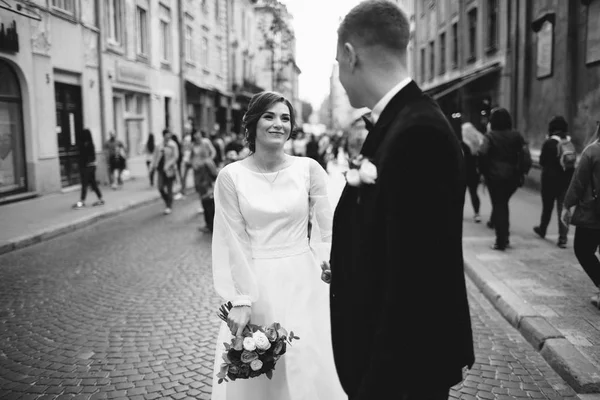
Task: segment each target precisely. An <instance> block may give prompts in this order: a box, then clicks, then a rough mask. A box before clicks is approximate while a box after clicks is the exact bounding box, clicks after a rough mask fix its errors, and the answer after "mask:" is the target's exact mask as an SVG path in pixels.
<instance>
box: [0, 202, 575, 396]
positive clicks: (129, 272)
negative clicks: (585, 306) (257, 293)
mask: <svg viewBox="0 0 600 400" xmlns="http://www.w3.org/2000/svg"><path fill="white" fill-rule="evenodd" d="M197 207H198V204H197V202H196V200H195V199H194V200H191V199H190V200H185V201H183V202H177V203H176V204H175V209H174V212H173V214H172V215H170V216H167V217H165V216H164V215H162V208H161V206H160V205H159V204H153V205H150V206H146V207H143V208H140V209H137V210H134V211H130V212H126V213H124V214H122V215H121V216H119V217H116V218H112V219H108V220H105V221H103V222H100V223H98V224H96V225H93V226H91V227H89V228H86V229H83V230H80V231H77V232H75V233H70V234H67V235H64V236H61V237H59V238H56V239H53V240H50V241H47V242H44V243H41V244H37V245H34V246H31V247H28V248H26V249H23V250H18V251H14V252H11V253H8V254H5V255H4V256H0V265H1V268H0V398H2V399H55V398H56V399H69V398H77V399H101V398H122V399H158V398H167V399H183V398H193V399H209V398H210V392H211V373H212V370H211V368H212V360H213V351H214V350H213V346H214V340H215V338H216V334H217V324H218V321H219V320H218V318H217V316H216V313H215V310H216V309H217V307H218V305H219V299H218V298H217V297H216V296H215V295H214V292H213V290H212V278H211V270H210V257H209V255H210V248H209V244H210V237H209V236H207V235H205V234H202V233H200V232H199V231H198V229H197V228H198V226H200V225H201V224H202V223H201V222H200V219H201V218H200V217H199V216H198V215H197V214H196V210H197ZM469 293H470V302H471V307H472V318H473V327H474V331H475V340H476V344H475V346H476V352H477V363H476V365H475V367H474V368H473V370H471V371H469V375H468V378H467V380H466V381H465V382H464V384H463V385H461V386H460V387H459V388H457V389H456V390H453V391H452V392H451V397H452V398H460V399H475V398H480V399H513V398H517V399H519V398H539V399H543V398H548V399H576V398H577V397H576V396H575V393H574V392H573V391H572V390H571V389H570V388H569V387H568V386H567V385H566V384H565V383H564V381H563V380H562V379H561V378H560V377H558V375H557V374H555V373H554V371H553V370H552V369H551V368H550V367H549V366H548V364H547V363H546V362H545V361H544V360H543V359H542V357H541V356H540V355H539V354H538V353H537V352H536V351H535V350H534V349H533V348H532V347H531V346H530V345H529V344H528V343H527V342H526V341H525V340H524V339H523V338H522V337H521V336H520V334H519V333H518V332H517V331H516V330H514V329H513V328H512V327H511V326H510V325H509V324H508V323H507V322H506V321H505V320H504V319H503V318H502V317H501V316H500V315H499V314H498V313H497V311H496V310H495V309H494V308H493V307H492V306H491V305H490V304H489V303H488V302H487V300H486V299H485V298H484V297H483V295H482V294H481V293H480V292H478V290H477V289H476V288H475V287H474V285H473V284H471V283H469ZM432 315H435V314H434V313H433V314H432ZM416 328H417V329H418V327H416ZM444 329H451V327H440V341H439V343H437V344H432V345H440V346H447V345H450V346H451V345H452V344H451V343H445V342H444V334H443V331H444ZM434 368H435V360H432V370H433V369H434ZM423 373H425V374H427V373H431V372H430V371H423Z"/></svg>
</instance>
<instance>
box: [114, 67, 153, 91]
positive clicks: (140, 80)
mask: <svg viewBox="0 0 600 400" xmlns="http://www.w3.org/2000/svg"><path fill="white" fill-rule="evenodd" d="M117 81H119V82H123V83H130V84H132V85H138V86H144V87H148V86H149V84H148V74H147V73H146V72H145V71H143V70H141V69H139V68H135V67H132V66H129V65H120V64H117Z"/></svg>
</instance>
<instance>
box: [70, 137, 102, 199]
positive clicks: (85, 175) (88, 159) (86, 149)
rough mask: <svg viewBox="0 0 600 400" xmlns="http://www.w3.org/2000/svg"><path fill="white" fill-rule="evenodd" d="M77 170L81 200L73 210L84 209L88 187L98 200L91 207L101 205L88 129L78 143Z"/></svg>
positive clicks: (100, 193) (93, 149)
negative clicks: (78, 171) (79, 173)
mask: <svg viewBox="0 0 600 400" xmlns="http://www.w3.org/2000/svg"><path fill="white" fill-rule="evenodd" d="M79 169H80V171H81V198H80V200H79V201H78V202H77V203H75V204H74V205H73V208H75V209H80V208H83V207H85V199H86V197H87V189H88V186H89V187H91V188H92V190H93V191H94V192H95V193H96V196H97V197H98V200H97V201H96V202H94V204H92V205H93V206H101V205H103V204H104V200H103V199H102V192H101V191H100V188H99V187H98V183H97V182H96V147H95V146H94V140H93V139H92V132H91V131H90V130H89V129H84V130H83V132H82V135H81V141H80V142H79Z"/></svg>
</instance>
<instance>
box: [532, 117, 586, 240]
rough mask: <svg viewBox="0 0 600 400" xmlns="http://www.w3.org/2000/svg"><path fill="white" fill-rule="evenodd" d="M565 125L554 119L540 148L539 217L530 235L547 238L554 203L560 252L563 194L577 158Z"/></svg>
mask: <svg viewBox="0 0 600 400" xmlns="http://www.w3.org/2000/svg"><path fill="white" fill-rule="evenodd" d="M568 127H569V125H568V123H567V121H566V120H565V119H564V117H562V116H555V117H554V118H552V119H551V120H550V123H549V124H548V138H547V139H546V141H545V142H544V144H543V146H542V152H541V154H540V166H541V167H542V179H541V183H542V188H541V189H542V190H541V192H542V193H541V194H542V215H541V218H540V224H539V225H538V226H535V227H534V228H533V231H534V232H535V233H536V234H537V235H538V236H540V237H541V238H545V237H546V230H547V229H548V225H549V224H550V219H551V218H552V210H553V208H554V203H555V202H556V212H557V215H558V217H557V218H558V243H557V246H558V247H560V248H563V249H564V248H566V247H567V235H568V233H569V225H567V224H565V223H564V222H563V221H562V219H561V215H562V208H563V203H564V200H565V193H566V191H567V188H568V187H569V183H570V182H571V178H572V177H573V173H574V172H575V161H576V159H577V154H576V153H575V147H574V146H573V143H571V137H570V136H568V135H567V132H568Z"/></svg>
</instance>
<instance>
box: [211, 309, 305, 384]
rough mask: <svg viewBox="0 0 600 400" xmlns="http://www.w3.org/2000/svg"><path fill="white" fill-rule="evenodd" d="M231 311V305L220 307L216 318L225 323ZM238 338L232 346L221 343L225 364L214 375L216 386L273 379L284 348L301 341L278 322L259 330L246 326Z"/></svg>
mask: <svg viewBox="0 0 600 400" xmlns="http://www.w3.org/2000/svg"><path fill="white" fill-rule="evenodd" d="M232 308H233V305H232V304H231V302H229V303H227V304H223V305H222V306H221V308H220V309H219V318H221V319H222V320H223V321H225V322H227V316H228V315H229V311H230V310H231V309H232ZM242 336H243V340H242V339H241V338H233V339H231V343H223V344H224V345H225V352H224V353H223V355H222V358H223V361H224V363H223V364H221V370H220V371H219V373H218V374H217V378H219V381H218V383H223V381H225V382H228V380H227V378H229V379H230V380H232V381H235V380H236V379H249V378H256V377H257V376H260V375H263V374H265V375H266V376H267V378H269V379H271V378H272V377H273V370H274V369H275V364H276V363H277V360H279V358H280V357H281V356H283V355H284V354H285V352H286V348H287V345H288V344H289V345H291V344H292V340H294V339H296V340H298V339H300V338H299V337H298V336H295V335H294V332H290V333H289V334H288V332H287V331H286V330H285V329H284V328H283V327H282V326H281V325H280V324H279V323H277V322H274V323H272V324H271V325H269V326H268V327H267V326H261V325H254V324H248V325H247V326H246V328H244V332H243V333H242Z"/></svg>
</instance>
